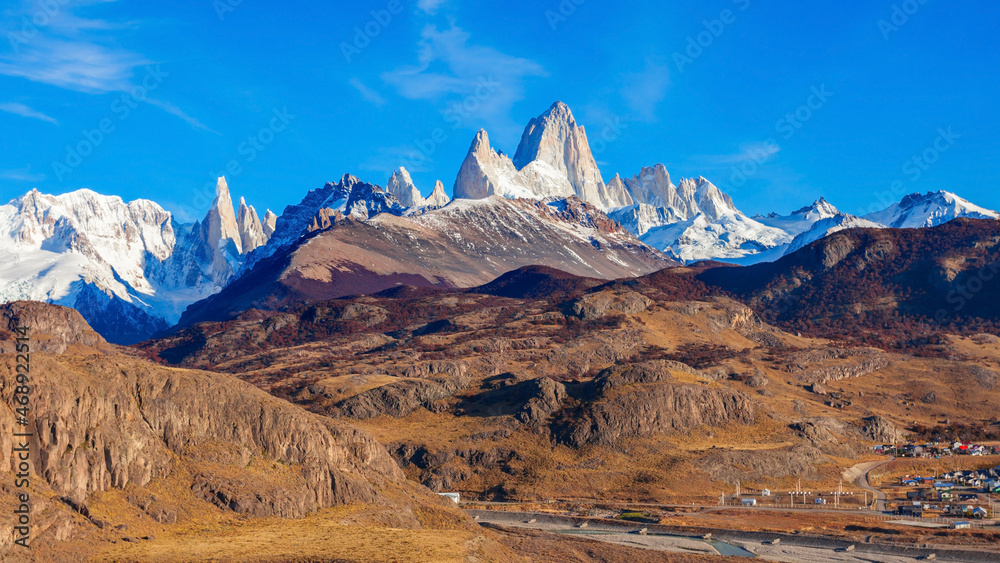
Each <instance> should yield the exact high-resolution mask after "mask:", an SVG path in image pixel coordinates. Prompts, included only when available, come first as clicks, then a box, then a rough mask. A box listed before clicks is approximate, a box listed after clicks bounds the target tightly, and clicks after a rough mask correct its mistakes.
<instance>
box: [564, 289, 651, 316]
mask: <svg viewBox="0 0 1000 563" xmlns="http://www.w3.org/2000/svg"><path fill="white" fill-rule="evenodd" d="M652 304H653V302H652V300H650V299H649V298H648V297H646V296H645V295H643V294H641V293H636V292H634V291H620V292H612V291H602V292H600V293H593V294H590V295H585V296H583V297H581V298H579V299H577V300H575V301H573V302H572V303H571V305H570V310H571V311H572V313H573V315H575V316H577V317H579V318H580V319H582V320H585V321H593V320H597V319H601V318H604V317H606V316H608V315H610V314H614V313H620V314H625V315H633V314H636V313H641V312H643V311H645V310H646V309H648V308H649V306H650V305H652Z"/></svg>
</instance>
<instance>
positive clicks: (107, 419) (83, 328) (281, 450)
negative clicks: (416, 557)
mask: <svg viewBox="0 0 1000 563" xmlns="http://www.w3.org/2000/svg"><path fill="white" fill-rule="evenodd" d="M3 313H4V316H5V322H4V330H2V331H0V347H2V349H0V352H2V353H0V389H2V396H3V400H4V403H5V406H4V407H3V408H0V489H2V492H3V494H2V495H0V505H2V506H3V516H2V517H0V520H3V521H4V522H5V524H4V529H5V530H7V531H6V532H5V533H4V535H3V536H2V537H0V553H6V555H4V556H2V557H0V558H3V559H4V560H14V559H10V558H12V557H15V556H17V555H19V554H20V553H21V552H19V551H17V550H19V549H23V548H20V547H17V546H12V541H13V537H12V533H11V532H10V530H11V529H12V522H11V518H12V514H13V508H14V507H13V505H11V503H12V502H13V500H14V498H15V493H16V492H18V491H19V489H17V488H16V487H15V486H14V476H13V472H12V471H11V468H12V467H16V464H15V460H14V459H13V458H12V456H13V455H14V454H13V453H12V451H13V450H12V447H13V443H12V440H13V439H14V433H15V430H16V429H17V431H19V432H23V431H24V428H23V427H21V426H15V414H14V412H13V409H12V406H11V405H13V404H14V403H13V402H12V397H11V394H12V393H13V391H14V378H15V356H14V354H13V351H12V350H11V348H12V346H11V344H12V343H13V335H12V334H11V332H10V331H8V330H6V326H7V319H9V318H11V317H14V318H17V319H19V320H20V322H21V323H22V324H23V325H24V326H27V327H30V332H29V336H30V341H29V342H30V344H31V345H32V346H33V350H32V351H31V352H30V373H31V384H32V393H31V409H32V415H31V417H30V426H28V427H27V428H28V430H29V431H30V432H32V433H33V434H34V437H33V438H32V441H33V443H32V446H31V463H32V466H33V473H34V475H33V478H32V482H31V488H30V493H31V496H32V498H33V499H36V500H35V501H34V506H33V513H32V514H33V519H34V525H33V527H32V533H31V538H30V541H31V543H32V544H33V545H34V546H35V547H34V548H33V549H34V551H32V552H31V553H32V555H33V556H35V557H43V559H44V553H46V550H48V549H51V550H54V551H52V552H51V554H52V557H56V556H57V554H58V553H60V550H62V549H64V547H65V545H66V542H69V543H70V544H73V543H74V542H76V543H78V544H79V545H80V546H84V547H81V549H84V548H85V549H98V548H99V547H100V545H101V544H102V542H117V541H121V539H122V538H123V537H129V536H134V535H135V531H134V530H136V529H139V530H147V531H148V530H149V529H151V528H161V527H163V526H168V527H169V526H170V525H172V524H175V523H181V524H185V525H190V524H192V523H193V522H195V521H197V513H198V511H199V510H203V509H200V508H199V507H200V506H202V505H211V506H214V507H216V508H217V509H218V510H219V511H221V512H231V513H234V514H237V515H242V516H245V517H269V516H273V517H282V518H302V517H304V516H306V515H307V514H312V513H315V512H316V511H318V510H321V509H324V508H328V507H333V506H343V505H352V504H353V505H357V504H359V503H363V504H365V505H369V506H375V507H382V508H383V509H386V510H391V512H392V513H394V514H396V515H397V520H398V522H397V524H399V525H401V526H405V527H420V526H421V524H420V523H419V521H418V518H417V517H416V516H415V513H414V510H419V509H420V507H425V509H430V510H435V511H441V512H447V511H448V510H449V509H448V508H447V507H446V506H444V507H442V505H441V503H440V501H439V498H438V497H435V496H433V495H430V494H429V493H428V492H426V490H422V489H421V487H418V486H415V485H414V484H411V483H409V482H408V481H407V480H406V479H405V477H404V475H403V472H402V471H401V470H400V468H399V466H398V465H397V464H396V462H395V461H394V460H393V459H392V458H391V457H390V456H389V454H388V452H387V451H386V449H385V448H384V447H383V446H382V445H381V444H379V443H378V442H377V441H375V439H373V438H372V437H371V435H370V434H369V433H367V432H365V431H363V430H360V429H358V428H356V427H354V426H351V425H350V424H347V423H345V422H344V421H335V420H333V419H330V418H328V417H323V416H318V415H315V414H311V413H308V412H306V411H304V410H302V409H301V408H299V407H296V406H294V405H292V404H290V403H288V402H287V401H284V400H282V399H278V398H275V397H273V396H270V395H268V394H267V393H265V392H263V391H261V390H259V389H257V388H255V387H253V386H252V385H250V384H247V383H244V382H242V381H240V380H238V379H236V378H235V377H232V376H228V375H222V374H218V373H208V372H201V371H194V370H178V369H171V368H164V367H161V366H157V365H154V364H150V363H149V362H146V361H144V360H141V359H138V358H135V357H134V356H133V355H132V354H129V353H127V351H125V350H122V349H118V348H117V347H114V346H111V345H108V344H107V343H106V342H104V340H103V339H101V338H100V337H99V336H97V335H96V334H95V333H94V332H93V331H92V330H90V328H89V326H87V324H86V323H85V322H84V321H83V319H82V318H81V317H80V316H79V314H78V313H76V312H75V311H73V310H71V309H65V308H62V307H58V306H54V305H45V304H40V303H25V302H17V303H13V304H8V305H5V306H4V307H3ZM22 361H23V359H22ZM109 495H110V496H109ZM453 519H455V520H456V521H459V522H461V521H462V520H463V518H462V517H461V515H459V514H457V513H456V514H455V516H453ZM136 541H139V540H138V539H137V538H136ZM95 542H96V543H95ZM60 546H63V547H60ZM9 557H10V558H9ZM46 560H52V559H46ZM61 560H68V559H61Z"/></svg>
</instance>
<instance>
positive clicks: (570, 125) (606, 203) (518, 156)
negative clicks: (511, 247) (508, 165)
mask: <svg viewBox="0 0 1000 563" xmlns="http://www.w3.org/2000/svg"><path fill="white" fill-rule="evenodd" d="M513 162H514V166H515V167H516V168H517V169H518V170H519V171H521V173H522V174H527V173H529V172H530V171H531V169H532V168H533V167H539V166H540V165H542V164H544V165H546V167H545V170H546V172H548V171H550V170H554V171H556V172H557V173H558V174H559V175H560V177H564V178H566V179H567V180H568V181H569V183H570V185H571V186H572V187H573V191H574V192H575V193H576V195H577V197H579V198H580V199H582V200H583V201H586V202H590V203H592V204H594V205H596V206H598V207H601V208H603V209H606V208H610V207H621V206H622V205H625V203H624V199H625V196H624V194H623V193H622V192H618V193H616V194H615V196H614V197H608V193H607V190H606V187H605V185H604V180H603V179H602V178H601V171H600V170H599V169H598V168H597V162H595V161H594V155H593V154H591V152H590V143H588V142H587V132H586V131H585V130H584V128H583V126H581V125H577V123H576V119H575V118H574V117H573V112H571V111H570V109H569V106H567V105H566V104H564V103H562V102H556V103H554V104H552V106H551V107H550V108H549V109H548V111H546V112H545V113H543V114H542V115H540V116H538V117H536V118H534V119H532V120H531V121H530V122H529V123H528V125H527V127H525V128H524V133H523V135H522V136H521V143H520V144H519V145H518V147H517V152H515V153H514V161H513ZM550 195H560V194H550Z"/></svg>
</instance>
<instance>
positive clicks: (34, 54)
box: [0, 0, 218, 134]
mask: <svg viewBox="0 0 1000 563" xmlns="http://www.w3.org/2000/svg"><path fill="white" fill-rule="evenodd" d="M115 1H116V0H59V1H52V2H47V3H44V4H43V3H42V2H39V1H26V2H24V3H23V4H22V5H21V6H20V7H19V8H15V9H11V10H7V11H4V12H2V13H0V29H5V28H6V29H15V30H16V31H13V32H11V33H9V34H8V39H9V43H10V45H11V50H10V52H5V53H2V54H0V75H5V76H14V77H19V78H24V79H26V80H30V81H32V82H38V83H41V84H48V85H50V86H55V87H57V88H63V89H66V90H73V91H77V92H84V93H88V94H107V93H111V92H130V91H132V89H133V86H134V85H133V83H132V80H133V77H134V76H135V69H136V68H137V67H141V66H144V65H148V64H152V62H151V61H149V60H148V59H147V58H146V57H144V56H143V55H141V54H139V53H136V52H133V51H130V50H128V49H125V48H122V47H121V46H119V45H118V43H117V41H116V40H115V37H114V32H115V31H119V30H122V29H132V28H136V27H138V23H137V22H134V21H126V22H115V21H108V20H104V19H99V18H94V17H85V16H81V15H78V14H77V13H76V11H77V10H79V9H81V8H87V7H92V6H94V5H97V4H108V3H112V2H115ZM25 21H27V22H36V23H35V24H34V25H36V26H37V27H33V28H32V29H31V30H30V31H31V33H26V32H24V30H23V29H22V28H23V25H24V24H23V22H25ZM146 101H147V102H149V104H150V105H152V106H155V107H157V108H159V109H161V110H163V111H165V112H167V113H169V114H170V115H173V116H176V117H178V118H180V119H182V120H184V121H185V122H186V123H188V124H189V125H191V126H192V127H193V128H195V129H200V130H203V131H208V132H211V133H216V134H218V133H217V132H216V131H213V130H212V129H210V128H209V127H207V126H205V125H204V124H203V123H201V122H200V121H199V120H197V119H195V118H193V117H191V116H190V115H188V114H187V113H186V112H184V111H183V110H182V109H181V108H179V107H178V106H177V105H175V104H173V103H171V102H167V101H162V100H155V99H146Z"/></svg>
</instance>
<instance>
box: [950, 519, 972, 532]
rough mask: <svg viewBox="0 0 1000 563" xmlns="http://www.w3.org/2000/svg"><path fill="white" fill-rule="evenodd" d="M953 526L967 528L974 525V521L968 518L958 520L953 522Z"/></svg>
mask: <svg viewBox="0 0 1000 563" xmlns="http://www.w3.org/2000/svg"><path fill="white" fill-rule="evenodd" d="M951 527H952V528H954V529H956V530H964V529H966V528H971V527H972V522H969V521H967V520H961V521H958V522H952V524H951Z"/></svg>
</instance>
